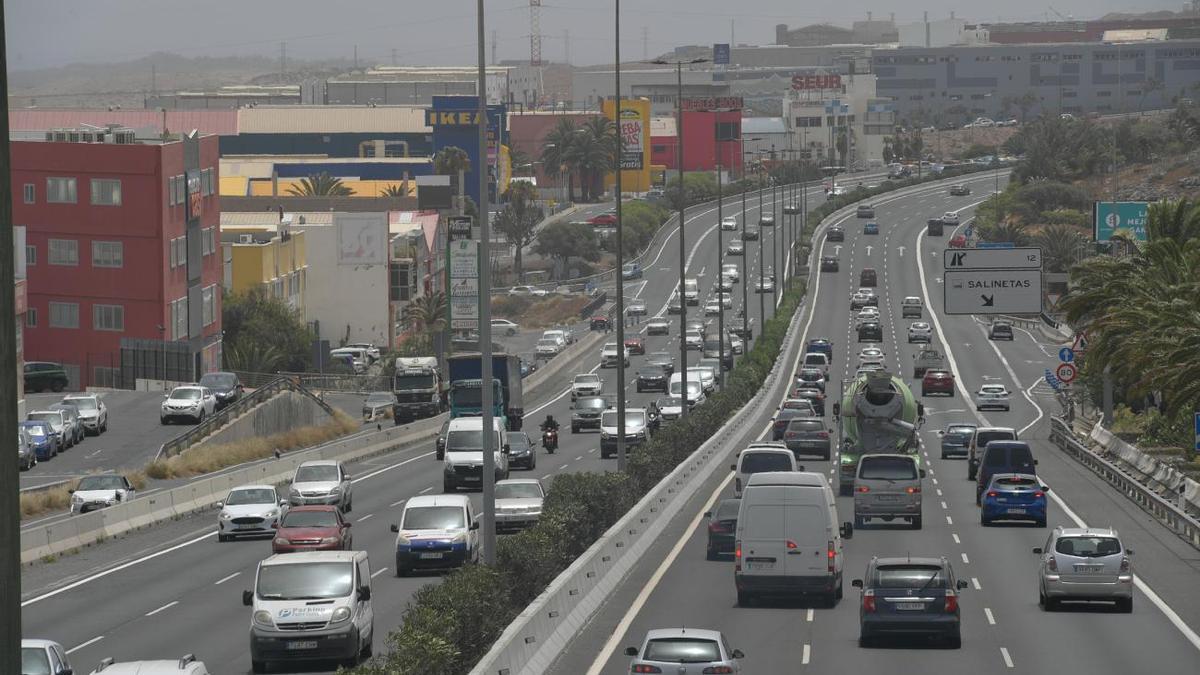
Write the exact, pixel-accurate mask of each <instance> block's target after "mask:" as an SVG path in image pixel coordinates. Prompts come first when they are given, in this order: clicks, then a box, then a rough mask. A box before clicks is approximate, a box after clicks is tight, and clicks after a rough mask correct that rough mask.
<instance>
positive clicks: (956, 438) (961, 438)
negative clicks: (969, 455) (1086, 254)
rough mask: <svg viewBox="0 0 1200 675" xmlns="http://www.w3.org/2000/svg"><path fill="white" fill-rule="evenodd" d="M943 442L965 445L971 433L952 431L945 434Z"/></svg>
mask: <svg viewBox="0 0 1200 675" xmlns="http://www.w3.org/2000/svg"><path fill="white" fill-rule="evenodd" d="M944 439H945V442H946V443H949V444H951V445H966V444H967V443H969V442H970V440H971V434H968V433H965V432H962V431H952V432H950V433H948V434H946V435H945V437H944Z"/></svg>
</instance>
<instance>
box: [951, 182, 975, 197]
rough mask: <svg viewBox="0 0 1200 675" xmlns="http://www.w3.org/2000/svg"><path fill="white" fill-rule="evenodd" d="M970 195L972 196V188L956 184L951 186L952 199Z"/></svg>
mask: <svg viewBox="0 0 1200 675" xmlns="http://www.w3.org/2000/svg"><path fill="white" fill-rule="evenodd" d="M969 194H971V188H969V187H967V186H966V185H964V184H962V183H955V184H954V185H951V186H950V196H951V197H962V196H965V195H969Z"/></svg>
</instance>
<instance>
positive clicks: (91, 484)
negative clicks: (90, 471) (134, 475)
mask: <svg viewBox="0 0 1200 675" xmlns="http://www.w3.org/2000/svg"><path fill="white" fill-rule="evenodd" d="M124 489H125V479H124V478H121V477H120V476H84V477H83V478H80V479H79V485H77V486H75V491H76V492H86V491H88V490H124Z"/></svg>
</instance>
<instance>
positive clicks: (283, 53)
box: [279, 42, 287, 82]
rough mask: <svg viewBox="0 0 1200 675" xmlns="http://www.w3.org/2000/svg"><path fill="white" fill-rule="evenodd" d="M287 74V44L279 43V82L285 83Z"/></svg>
mask: <svg viewBox="0 0 1200 675" xmlns="http://www.w3.org/2000/svg"><path fill="white" fill-rule="evenodd" d="M285 74H287V43H286V42H280V43H279V81H280V82H283V81H284V75H285Z"/></svg>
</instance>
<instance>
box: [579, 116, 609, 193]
mask: <svg viewBox="0 0 1200 675" xmlns="http://www.w3.org/2000/svg"><path fill="white" fill-rule="evenodd" d="M576 152H577V157H578V163H579V168H580V170H581V171H582V173H583V176H584V178H583V179H582V180H581V181H580V182H581V183H582V184H583V186H584V190H585V194H584V197H583V198H584V201H588V200H589V199H590V198H592V197H595V195H596V193H597V192H598V191H599V188H598V186H599V184H600V181H601V179H602V178H603V177H604V175H605V174H607V173H608V172H609V171H612V170H613V169H614V168H615V167H616V162H617V126H616V125H615V124H613V121H612V120H610V119H608V118H607V117H599V116H597V117H592V118H590V119H589V120H588V121H587V122H585V123H584V125H583V133H580V134H578V138H577V141H576Z"/></svg>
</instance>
